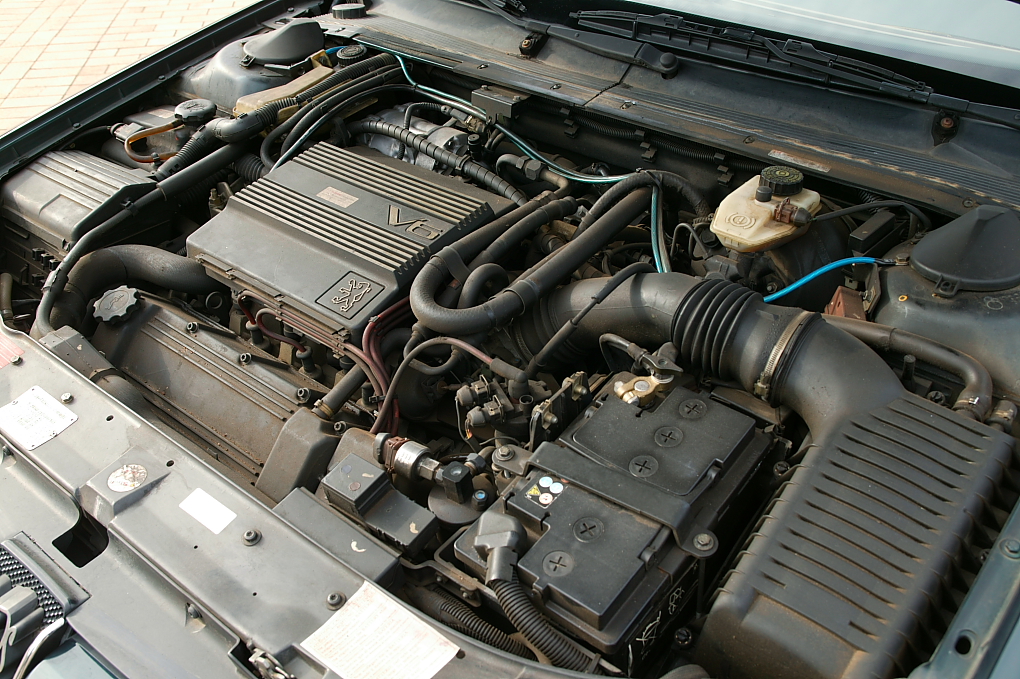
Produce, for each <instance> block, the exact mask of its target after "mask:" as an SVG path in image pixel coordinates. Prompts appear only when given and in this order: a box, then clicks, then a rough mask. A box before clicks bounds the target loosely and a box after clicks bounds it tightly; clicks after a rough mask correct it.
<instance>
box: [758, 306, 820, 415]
mask: <svg viewBox="0 0 1020 679" xmlns="http://www.w3.org/2000/svg"><path fill="white" fill-rule="evenodd" d="M816 318H818V314H816V313H814V312H813V311H801V312H800V313H799V314H797V315H796V316H795V317H794V318H793V320H792V321H790V322H789V323H788V324H787V325H786V327H785V328H784V329H783V334H781V335H780V336H779V339H778V340H777V341H776V343H775V344H774V345H773V346H772V352H771V353H770V354H769V359H768V360H767V361H766V362H765V367H764V368H762V371H761V374H760V375H759V376H758V381H757V382H755V383H754V395H755V396H757V397H758V398H760V399H761V400H763V401H766V402H768V401H769V399H770V398H771V396H772V387H773V384H772V382H773V380H774V379H775V377H776V374H777V373H778V372H779V368H780V365H781V364H782V362H783V358H784V357H785V355H786V353H787V349H789V348H790V347H791V346H792V345H793V340H794V339H795V338H796V337H797V336H798V335H799V334H800V332H801V331H802V330H803V329H804V328H805V327H806V326H807V325H808V324H809V323H810V322H811V321H813V320H815V319H816Z"/></svg>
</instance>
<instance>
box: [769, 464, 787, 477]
mask: <svg viewBox="0 0 1020 679" xmlns="http://www.w3.org/2000/svg"><path fill="white" fill-rule="evenodd" d="M788 471H790V463H789V462H785V461H782V460H781V461H779V462H776V464H775V465H774V466H773V467H772V473H773V474H774V475H775V476H776V478H779V477H780V476H783V475H785V474H786V472H788Z"/></svg>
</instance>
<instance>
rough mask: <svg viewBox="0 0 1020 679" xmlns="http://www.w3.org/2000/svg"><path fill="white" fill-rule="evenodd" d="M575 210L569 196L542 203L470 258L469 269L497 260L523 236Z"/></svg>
mask: <svg viewBox="0 0 1020 679" xmlns="http://www.w3.org/2000/svg"><path fill="white" fill-rule="evenodd" d="M576 211H577V201H576V200H574V199H573V198H571V197H569V196H568V197H566V198H558V199H556V200H554V201H552V202H550V203H548V204H547V205H544V206H542V207H540V208H538V209H537V210H535V211H534V212H532V213H531V214H530V215H528V216H527V217H525V218H524V219H522V220H520V221H519V222H517V223H516V224H514V225H513V226H511V227H510V228H509V229H507V230H506V231H504V232H503V233H501V234H499V235H498V236H496V238H494V239H493V241H492V242H491V243H489V245H488V246H487V247H486V248H485V249H484V250H482V251H481V252H480V253H478V256H477V257H475V258H474V259H473V260H471V263H470V264H469V265H468V268H469V269H474V268H476V267H479V266H482V265H483V264H488V263H489V262H498V261H499V260H500V259H502V258H503V257H505V256H506V255H507V253H509V252H510V251H511V250H512V249H514V248H516V247H517V246H518V245H520V244H521V241H523V240H524V239H525V238H527V237H528V236H530V235H531V234H532V233H534V232H535V231H538V230H539V229H540V228H542V227H543V226H545V225H546V224H548V223H550V222H551V221H553V220H554V219H562V218H564V217H567V216H569V215H572V214H574V213H575V212H576Z"/></svg>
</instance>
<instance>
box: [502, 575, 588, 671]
mask: <svg viewBox="0 0 1020 679" xmlns="http://www.w3.org/2000/svg"><path fill="white" fill-rule="evenodd" d="M513 577H514V579H513V580H512V581H510V582H507V581H506V580H493V581H491V582H489V583H488V584H489V588H490V589H492V591H493V592H494V593H495V595H496V599H498V600H499V605H500V606H501V607H502V608H503V612H504V613H505V614H506V617H507V618H508V619H509V620H510V622H511V623H512V624H513V626H514V627H516V628H517V631H519V632H520V633H521V634H523V635H524V638H525V639H527V640H528V641H529V642H530V643H531V644H532V645H533V646H534V647H535V648H537V649H538V650H539V651H540V652H541V653H542V655H544V656H545V657H547V658H548V659H549V662H551V663H552V664H553V665H555V666H556V667H563V668H565V669H569V670H574V671H575V672H583V671H585V670H587V669H588V666H589V665H590V664H591V659H590V658H589V657H588V656H587V655H586V654H584V653H583V652H582V651H581V650H580V649H579V648H578V647H577V645H576V644H575V643H574V642H573V641H571V640H570V639H568V638H567V637H565V636H563V634H561V633H560V632H559V631H558V630H557V629H556V628H555V627H553V626H552V624H551V623H550V622H549V621H548V620H546V619H545V618H544V617H543V616H542V614H541V613H540V612H539V610H538V609H537V608H535V605H534V604H532V603H531V600H530V599H528V595H527V594H525V592H524V588H523V587H521V583H520V582H519V581H518V580H517V574H516V573H514V576H513Z"/></svg>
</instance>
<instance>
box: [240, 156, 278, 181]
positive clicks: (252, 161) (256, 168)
mask: <svg viewBox="0 0 1020 679" xmlns="http://www.w3.org/2000/svg"><path fill="white" fill-rule="evenodd" d="M234 171H235V172H237V174H238V176H240V177H241V178H242V179H245V180H246V181H249V182H253V181H256V180H258V179H261V178H262V177H263V176H265V175H266V174H268V172H269V170H268V169H267V168H266V166H265V164H264V163H263V162H262V159H261V158H259V157H258V156H256V155H255V154H254V153H246V154H244V155H243V156H241V157H240V158H238V159H237V161H236V162H235V163H234Z"/></svg>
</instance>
